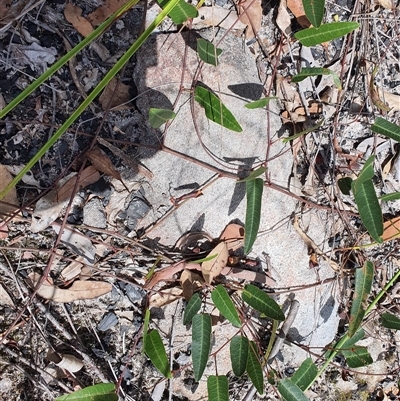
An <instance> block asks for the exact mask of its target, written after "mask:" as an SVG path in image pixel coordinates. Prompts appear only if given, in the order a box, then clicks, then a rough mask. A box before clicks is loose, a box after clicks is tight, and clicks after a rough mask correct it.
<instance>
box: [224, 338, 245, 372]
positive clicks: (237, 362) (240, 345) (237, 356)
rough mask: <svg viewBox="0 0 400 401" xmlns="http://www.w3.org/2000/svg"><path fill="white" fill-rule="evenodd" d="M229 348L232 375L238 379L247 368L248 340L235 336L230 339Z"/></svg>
mask: <svg viewBox="0 0 400 401" xmlns="http://www.w3.org/2000/svg"><path fill="white" fill-rule="evenodd" d="M229 347H230V353H231V363H232V370H233V373H234V374H235V375H236V376H238V377H239V376H242V374H243V373H244V372H245V371H246V366H247V358H248V355H249V340H248V339H247V338H246V337H242V336H235V337H233V338H232V340H231V343H230V345H229Z"/></svg>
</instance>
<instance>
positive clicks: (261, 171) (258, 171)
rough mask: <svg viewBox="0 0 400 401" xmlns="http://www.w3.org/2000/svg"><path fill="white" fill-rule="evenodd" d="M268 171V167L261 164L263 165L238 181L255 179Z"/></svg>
mask: <svg viewBox="0 0 400 401" xmlns="http://www.w3.org/2000/svg"><path fill="white" fill-rule="evenodd" d="M266 171H267V168H266V167H264V166H261V167H259V168H257V169H255V170H254V171H252V172H251V174H250V175H249V176H248V177H246V178H243V180H238V181H236V182H246V181H250V180H254V179H255V178H257V177H258V176H260V175H261V174H264V173H265V172H266Z"/></svg>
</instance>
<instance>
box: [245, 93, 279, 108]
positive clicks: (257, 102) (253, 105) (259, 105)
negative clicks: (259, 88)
mask: <svg viewBox="0 0 400 401" xmlns="http://www.w3.org/2000/svg"><path fill="white" fill-rule="evenodd" d="M272 99H278V97H276V96H270V97H265V98H263V99H259V100H255V101H254V102H250V103H247V104H245V105H244V107H246V109H251V110H252V109H262V108H263V107H265V106H266V105H267V104H268V103H269V102H270V100H272Z"/></svg>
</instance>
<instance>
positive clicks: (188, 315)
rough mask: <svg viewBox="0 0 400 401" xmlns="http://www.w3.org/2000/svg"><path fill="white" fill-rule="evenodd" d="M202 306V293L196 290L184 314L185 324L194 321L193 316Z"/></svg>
mask: <svg viewBox="0 0 400 401" xmlns="http://www.w3.org/2000/svg"><path fill="white" fill-rule="evenodd" d="M200 308H201V299H200V295H199V294H198V293H197V292H196V293H195V294H193V295H192V298H190V301H189V302H188V304H187V305H186V308H185V312H184V314H183V324H184V325H185V326H186V325H187V324H190V323H192V319H193V316H194V315H196V314H197V312H198V311H199V310H200Z"/></svg>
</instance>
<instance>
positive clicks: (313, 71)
mask: <svg viewBox="0 0 400 401" xmlns="http://www.w3.org/2000/svg"><path fill="white" fill-rule="evenodd" d="M318 75H331V76H332V78H333V83H334V84H335V85H336V86H337V88H338V89H339V90H342V83H341V82H340V78H339V76H338V75H337V74H336V72H335V71H332V70H330V69H329V68H322V67H310V68H302V69H301V71H300V72H299V73H298V74H297V75H295V76H293V77H292V82H301V81H303V80H304V79H306V78H308V77H315V76H318Z"/></svg>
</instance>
